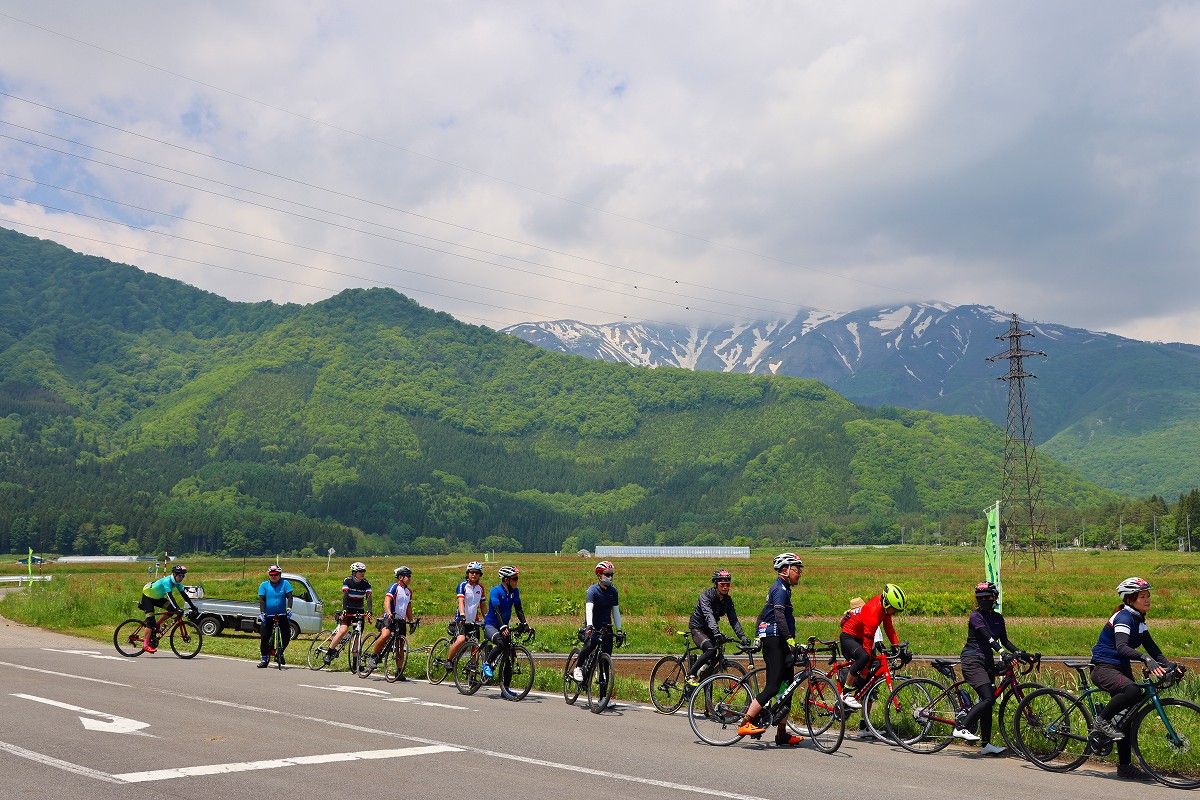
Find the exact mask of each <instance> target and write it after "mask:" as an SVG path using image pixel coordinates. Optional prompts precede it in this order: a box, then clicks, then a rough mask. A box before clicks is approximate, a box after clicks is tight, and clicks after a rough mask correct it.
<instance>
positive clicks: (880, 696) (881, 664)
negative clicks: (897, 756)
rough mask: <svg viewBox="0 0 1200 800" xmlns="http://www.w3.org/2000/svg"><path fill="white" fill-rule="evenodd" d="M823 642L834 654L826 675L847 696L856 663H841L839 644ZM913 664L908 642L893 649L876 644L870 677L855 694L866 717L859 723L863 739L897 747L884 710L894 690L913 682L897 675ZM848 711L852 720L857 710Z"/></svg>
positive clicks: (870, 666) (860, 735) (867, 671)
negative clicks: (847, 684)
mask: <svg viewBox="0 0 1200 800" xmlns="http://www.w3.org/2000/svg"><path fill="white" fill-rule="evenodd" d="M818 641H819V640H818ZM820 643H821V644H822V645H825V646H827V647H829V649H830V651H831V653H830V656H829V668H828V669H827V670H826V672H825V676H826V677H827V678H829V679H830V680H832V681H833V682H834V683H835V684H836V685H837V689H838V691H839V692H841V693H842V694H845V692H846V680H847V679H848V678H849V675H850V666H851V664H853V662H852V661H843V660H839V659H840V654H839V646H838V643H837V642H820ZM910 661H912V651H911V650H910V649H909V647H908V642H900V644H898V645H896V646H895V647H892V648H885V647H884V646H883V643H882V642H879V643H876V645H875V648H874V653H873V654H872V657H871V661H870V663H868V664H867V668H866V671H865V674H866V676H867V677H866V679H865V680H861V681H860V682H859V686H858V687H857V688H856V689H854V691H853V693H852V694H853V697H854V699H855V700H857V701H858V704H859V705H860V706H862V718H861V719H860V720H859V727H858V737H859V738H860V739H865V738H867V737H868V736H870V737H873V738H875V739H878V740H879V741H881V742H888V743H889V744H894V742H893V741H892V740H891V734H889V733H888V730H887V723H886V721H885V719H884V710H885V706H886V704H887V698H888V695H889V694H890V693H891V692H892V691H894V689H895V687H896V686H897V685H899V684H900V683H903V682H905V681H908V680H911V679H910V678H908V677H907V676H898V675H896V674H895V671H896V670H898V669H903V668H904V667H905V666H907V665H908V663H909V662H910ZM844 708H845V712H846V714H847V716H848V717H849V716H850V715H853V714H854V712H855V711H856V710H857V709H853V708H850V707H848V706H844Z"/></svg>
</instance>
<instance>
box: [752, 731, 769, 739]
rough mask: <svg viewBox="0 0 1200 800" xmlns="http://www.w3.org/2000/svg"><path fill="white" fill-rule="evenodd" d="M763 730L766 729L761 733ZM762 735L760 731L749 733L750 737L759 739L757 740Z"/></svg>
mask: <svg viewBox="0 0 1200 800" xmlns="http://www.w3.org/2000/svg"><path fill="white" fill-rule="evenodd" d="M765 732H766V731H764V732H763V733H765ZM762 737H763V735H762V733H752V734H750V738H751V739H759V740H761V739H762Z"/></svg>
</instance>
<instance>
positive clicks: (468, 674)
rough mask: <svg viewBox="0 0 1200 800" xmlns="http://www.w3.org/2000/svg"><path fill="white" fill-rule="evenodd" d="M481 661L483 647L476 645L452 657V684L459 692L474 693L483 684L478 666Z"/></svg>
mask: <svg viewBox="0 0 1200 800" xmlns="http://www.w3.org/2000/svg"><path fill="white" fill-rule="evenodd" d="M482 662H483V648H481V647H479V646H478V645H476V646H475V647H472V648H470V649H469V650H463V651H462V652H461V653H459V654H458V658H456V659H454V685H455V686H456V687H457V688H458V691H459V693H460V694H475V693H476V692H478V691H479V687H480V686H482V685H483V681H482V679H481V676H480V667H481V665H482Z"/></svg>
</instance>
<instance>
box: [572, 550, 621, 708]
mask: <svg viewBox="0 0 1200 800" xmlns="http://www.w3.org/2000/svg"><path fill="white" fill-rule="evenodd" d="M615 572H616V567H614V566H613V563H612V562H611V561H601V562H600V563H599V564H597V565H596V582H595V583H593V584H592V585H591V586H589V587H588V590H587V594H586V595H585V596H584V601H583V608H584V620H583V623H584V625H585V626H587V630H586V631H585V634H584V635H585V636H586V637H587V638H586V641H585V642H584V644H583V648H582V649H581V650H580V651H579V656H578V658H576V659H575V665H576V666H575V671H574V672H573V673H572V674H571V677H573V678H574V679H575V681H576V682H577V683H583V667H580V666H579V665H580V664H583V663H585V662H586V661H587V658H588V656H590V655H591V654H592V651H594V650H595V649H596V648H597V647H599V648H600V649H601V651H603V652H605V653H608V654H609V655H610V656H611V655H612V651H613V630H612V629H615V630H616V639H617V641H618V642H620V643H622V644H624V643H625V631H623V630H621V607H620V606H619V605H618V600H617V587H616V586H613V574H614V573H615ZM605 626H608V627H609V628H610V630H608V631H605V630H604V628H605ZM597 628H599V629H600V630H599V631H597V630H596V629H597ZM600 691H601V694H603V692H604V687H603V686H602V687H600ZM608 708H613V704H612V703H609V705H608Z"/></svg>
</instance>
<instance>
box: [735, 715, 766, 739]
mask: <svg viewBox="0 0 1200 800" xmlns="http://www.w3.org/2000/svg"><path fill="white" fill-rule="evenodd" d="M766 730H767V729H766V728H762V727H759V726H758V725H755V724H754V722H753V721H752V720H748V719H744V720H742V724H741V725H738V736H761V735H763V734H764V733H766Z"/></svg>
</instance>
